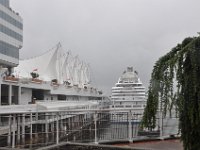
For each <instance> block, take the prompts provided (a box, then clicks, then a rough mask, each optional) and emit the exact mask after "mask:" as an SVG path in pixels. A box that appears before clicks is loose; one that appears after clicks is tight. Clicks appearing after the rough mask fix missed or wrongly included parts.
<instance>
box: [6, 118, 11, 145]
mask: <svg viewBox="0 0 200 150" xmlns="http://www.w3.org/2000/svg"><path fill="white" fill-rule="evenodd" d="M7 144H8V146H10V144H11V115H9V117H8V138H7Z"/></svg>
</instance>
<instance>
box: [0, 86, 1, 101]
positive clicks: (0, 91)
mask: <svg viewBox="0 0 200 150" xmlns="http://www.w3.org/2000/svg"><path fill="white" fill-rule="evenodd" d="M0 105H1V82H0Z"/></svg>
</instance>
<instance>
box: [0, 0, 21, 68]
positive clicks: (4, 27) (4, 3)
mask: <svg viewBox="0 0 200 150" xmlns="http://www.w3.org/2000/svg"><path fill="white" fill-rule="evenodd" d="M22 44H23V23H22V18H21V17H20V16H19V14H18V13H16V12H14V11H13V10H12V9H11V8H10V3H9V0H0V66H3V67H8V68H13V67H15V66H17V65H18V63H19V49H20V48H22Z"/></svg>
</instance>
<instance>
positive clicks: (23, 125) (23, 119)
mask: <svg viewBox="0 0 200 150" xmlns="http://www.w3.org/2000/svg"><path fill="white" fill-rule="evenodd" d="M22 143H23V144H25V114H22Z"/></svg>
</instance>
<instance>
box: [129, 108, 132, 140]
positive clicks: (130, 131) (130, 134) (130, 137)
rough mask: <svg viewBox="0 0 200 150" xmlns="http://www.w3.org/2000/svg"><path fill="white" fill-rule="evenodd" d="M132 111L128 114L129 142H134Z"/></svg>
mask: <svg viewBox="0 0 200 150" xmlns="http://www.w3.org/2000/svg"><path fill="white" fill-rule="evenodd" d="M131 117H132V115H131V110H130V111H129V112H128V137H129V142H132V124H131Z"/></svg>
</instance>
